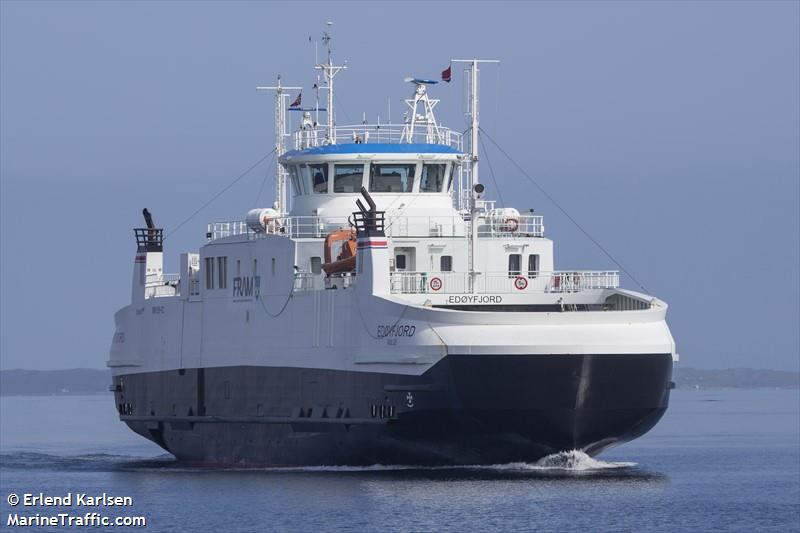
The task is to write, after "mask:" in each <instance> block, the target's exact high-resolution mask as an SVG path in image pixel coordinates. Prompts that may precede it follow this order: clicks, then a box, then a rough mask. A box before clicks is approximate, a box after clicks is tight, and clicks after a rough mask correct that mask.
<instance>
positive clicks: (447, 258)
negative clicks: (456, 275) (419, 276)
mask: <svg viewBox="0 0 800 533" xmlns="http://www.w3.org/2000/svg"><path fill="white" fill-rule="evenodd" d="M439 270H440V271H442V272H452V271H453V256H452V255H443V256H442V257H440V258H439Z"/></svg>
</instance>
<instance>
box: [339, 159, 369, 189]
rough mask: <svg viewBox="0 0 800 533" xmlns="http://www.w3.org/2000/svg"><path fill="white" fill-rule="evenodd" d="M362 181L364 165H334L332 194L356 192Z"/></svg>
mask: <svg viewBox="0 0 800 533" xmlns="http://www.w3.org/2000/svg"><path fill="white" fill-rule="evenodd" d="M363 179H364V165H334V166H333V192H358V191H360V190H361V182H362V181H363Z"/></svg>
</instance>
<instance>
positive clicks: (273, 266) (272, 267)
mask: <svg viewBox="0 0 800 533" xmlns="http://www.w3.org/2000/svg"><path fill="white" fill-rule="evenodd" d="M270 269H271V271H272V275H273V276H274V275H275V258H274V257H273V258H272V266H271V267H270Z"/></svg>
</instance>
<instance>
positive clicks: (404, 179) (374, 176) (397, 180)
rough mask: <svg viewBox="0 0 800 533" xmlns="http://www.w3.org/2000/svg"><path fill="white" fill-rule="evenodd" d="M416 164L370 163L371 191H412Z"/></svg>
mask: <svg viewBox="0 0 800 533" xmlns="http://www.w3.org/2000/svg"><path fill="white" fill-rule="evenodd" d="M415 168H416V165H400V164H398V165H389V164H382V165H370V167H369V190H370V192H395V193H399V192H411V190H412V188H413V187H414V169H415Z"/></svg>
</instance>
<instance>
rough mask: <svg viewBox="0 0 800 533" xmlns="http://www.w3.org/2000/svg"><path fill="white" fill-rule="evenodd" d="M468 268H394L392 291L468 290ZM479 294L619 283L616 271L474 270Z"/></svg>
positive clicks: (612, 286) (607, 286) (555, 290)
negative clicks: (516, 271)
mask: <svg viewBox="0 0 800 533" xmlns="http://www.w3.org/2000/svg"><path fill="white" fill-rule="evenodd" d="M469 277H470V274H469V273H468V272H392V273H391V282H390V285H391V291H392V292H393V293H400V294H466V293H467V292H468V291H469ZM474 285H475V288H474V292H475V293H477V294H519V293H522V294H524V293H529V292H549V293H564V292H578V291H582V290H586V289H615V288H617V287H619V272H617V271H612V270H608V271H556V272H521V273H519V274H517V273H511V274H509V273H508V272H481V273H476V274H475V281H474Z"/></svg>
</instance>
